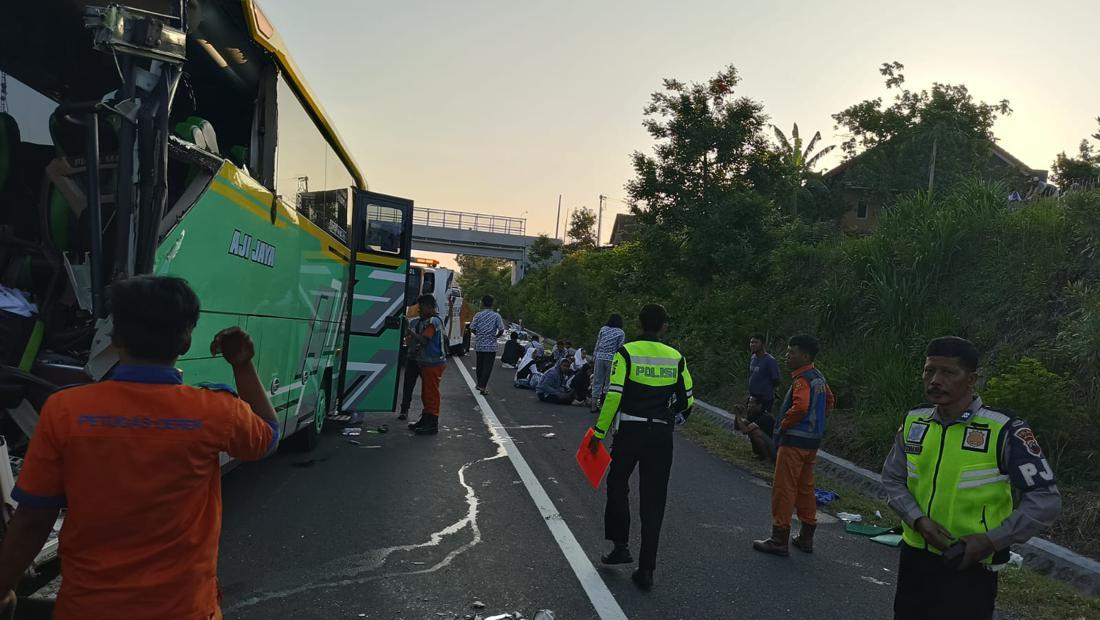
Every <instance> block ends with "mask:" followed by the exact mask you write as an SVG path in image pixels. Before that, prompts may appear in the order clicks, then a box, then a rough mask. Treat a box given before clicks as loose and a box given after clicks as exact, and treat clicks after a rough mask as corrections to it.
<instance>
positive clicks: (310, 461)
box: [290, 456, 328, 467]
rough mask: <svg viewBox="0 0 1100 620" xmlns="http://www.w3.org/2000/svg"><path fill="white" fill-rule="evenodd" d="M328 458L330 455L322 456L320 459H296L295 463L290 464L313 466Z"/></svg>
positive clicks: (292, 465)
mask: <svg viewBox="0 0 1100 620" xmlns="http://www.w3.org/2000/svg"><path fill="white" fill-rule="evenodd" d="M327 460H328V457H327V456H326V457H322V458H319V459H308V460H305V461H296V462H294V463H291V464H290V466H291V467H313V466H314V465H316V464H317V463H324V462H325V461H327Z"/></svg>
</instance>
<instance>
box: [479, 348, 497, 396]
mask: <svg viewBox="0 0 1100 620" xmlns="http://www.w3.org/2000/svg"><path fill="white" fill-rule="evenodd" d="M496 360H497V352H496V351H478V352H477V360H476V361H477V387H478V389H480V390H484V389H485V388H487V387H489V377H491V376H492V374H493V364H495V363H496Z"/></svg>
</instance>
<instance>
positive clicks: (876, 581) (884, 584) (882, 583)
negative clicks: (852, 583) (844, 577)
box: [860, 575, 890, 586]
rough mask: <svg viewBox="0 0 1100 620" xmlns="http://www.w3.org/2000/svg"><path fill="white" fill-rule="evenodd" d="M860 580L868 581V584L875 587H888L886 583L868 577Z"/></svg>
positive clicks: (862, 577) (864, 576)
mask: <svg viewBox="0 0 1100 620" xmlns="http://www.w3.org/2000/svg"><path fill="white" fill-rule="evenodd" d="M860 579H862V580H864V581H869V582H871V583H873V584H875V585H876V586H888V585H890V584H888V583H886V582H885V581H879V580H878V579H875V578H874V577H868V576H866V575H863V576H861V577H860Z"/></svg>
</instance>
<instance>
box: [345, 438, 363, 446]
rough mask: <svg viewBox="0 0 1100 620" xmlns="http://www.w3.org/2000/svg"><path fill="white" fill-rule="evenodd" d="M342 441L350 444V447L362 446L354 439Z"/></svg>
mask: <svg viewBox="0 0 1100 620" xmlns="http://www.w3.org/2000/svg"><path fill="white" fill-rule="evenodd" d="M344 441H346V442H348V443H350V444H351V445H353V446H361V445H363V444H361V443H359V442H358V441H355V440H354V439H345V440H344Z"/></svg>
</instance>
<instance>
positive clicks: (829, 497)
mask: <svg viewBox="0 0 1100 620" xmlns="http://www.w3.org/2000/svg"><path fill="white" fill-rule="evenodd" d="M814 498H815V499H816V500H817V505H818V506H824V505H826V504H828V503H830V502H835V501H836V500H838V499H840V496H839V495H837V494H836V493H834V492H832V491H826V490H825V489H814Z"/></svg>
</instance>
